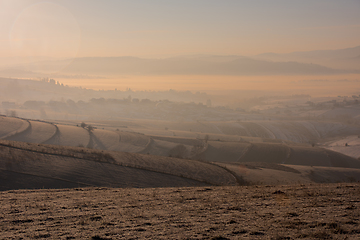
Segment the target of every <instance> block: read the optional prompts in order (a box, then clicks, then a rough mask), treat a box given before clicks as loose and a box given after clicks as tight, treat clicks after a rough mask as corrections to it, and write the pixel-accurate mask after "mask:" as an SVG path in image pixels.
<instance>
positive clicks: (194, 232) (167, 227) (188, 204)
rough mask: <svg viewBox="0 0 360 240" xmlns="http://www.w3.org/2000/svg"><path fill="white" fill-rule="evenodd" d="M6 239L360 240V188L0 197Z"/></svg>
mask: <svg viewBox="0 0 360 240" xmlns="http://www.w3.org/2000/svg"><path fill="white" fill-rule="evenodd" d="M0 199H1V200H0V201H1V213H0V219H1V221H0V231H1V232H2V234H1V239H21V238H25V239H42V238H52V239H94V240H95V239H359V238H360V227H359V226H360V211H359V208H360V201H359V199H360V185H359V184H358V183H346V184H311V185H309V184H306V185H291V186H250V187H228V186H227V187H195V188H193V187H192V188H188V187H186V188H146V189H134V188H131V189H129V188H125V189H116V188H75V189H67V190H48V189H41V190H16V191H6V192H1V193H0Z"/></svg>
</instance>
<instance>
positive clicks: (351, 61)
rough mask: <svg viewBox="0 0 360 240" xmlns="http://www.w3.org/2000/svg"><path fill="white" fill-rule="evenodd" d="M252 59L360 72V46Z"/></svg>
mask: <svg viewBox="0 0 360 240" xmlns="http://www.w3.org/2000/svg"><path fill="white" fill-rule="evenodd" d="M254 58H255V59H259V60H266V61H276V62H278V61H297V62H303V63H315V64H321V65H324V66H327V67H332V68H337V69H357V70H360V46H357V47H352V48H345V49H337V50H317V51H307V52H292V53H285V54H277V53H263V54H259V55H256V56H254Z"/></svg>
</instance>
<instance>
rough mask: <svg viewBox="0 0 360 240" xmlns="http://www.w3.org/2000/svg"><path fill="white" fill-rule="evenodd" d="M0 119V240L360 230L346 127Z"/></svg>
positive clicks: (346, 234) (359, 192) (357, 233)
mask: <svg viewBox="0 0 360 240" xmlns="http://www.w3.org/2000/svg"><path fill="white" fill-rule="evenodd" d="M0 123H1V124H0V133H1V135H0V138H1V140H0V175H1V177H0V191H1V192H0V195H1V196H0V201H1V214H0V231H1V232H2V235H1V237H0V239H9V238H10V239H21V238H25V239H27V238H30V239H39V238H54V239H59V238H60V239H84V238H85V239H94V240H95V239H130V238H139V239H144V238H150V239H190V238H191V239H358V238H359V237H360V228H359V227H358V226H359V223H360V222H359V219H360V215H359V211H358V209H359V207H360V205H359V200H358V199H359V197H360V185H359V182H360V160H359V159H358V158H357V156H358V155H357V154H358V152H357V150H358V145H359V140H358V139H360V138H358V135H357V134H358V133H360V131H359V130H360V129H359V127H357V126H356V125H352V124H345V123H337V122H322V121H282V122H281V121H270V120H269V121H267V120H255V121H225V122H219V121H195V122H194V121H190V122H184V123H176V122H168V121H162V120H161V121H157V120H146V119H138V120H129V119H124V120H121V121H89V122H87V124H81V123H80V122H76V121H70V120H69V121H36V120H31V119H20V118H13V117H5V116H2V117H1V119H0ZM89 126H90V127H89ZM350 133H351V134H350ZM355 134H356V135H355ZM333 150H335V151H336V152H335V151H333ZM342 153H344V154H342Z"/></svg>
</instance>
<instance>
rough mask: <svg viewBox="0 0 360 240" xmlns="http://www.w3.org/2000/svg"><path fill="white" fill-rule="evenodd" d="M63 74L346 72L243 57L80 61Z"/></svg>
mask: <svg viewBox="0 0 360 240" xmlns="http://www.w3.org/2000/svg"><path fill="white" fill-rule="evenodd" d="M63 72H65V73H71V74H80V73H88V74H97V75H106V74H110V75H117V74H124V75H302V74H310V75H316V74H340V73H344V72H345V71H342V70H335V69H331V68H328V67H324V66H320V65H316V64H308V63H299V62H271V61H264V60H256V59H251V58H246V57H241V56H239V57H227V56H208V57H204V56H201V57H175V58H167V59H141V58H135V57H114V58H77V59H75V60H74V61H73V62H72V63H71V64H69V65H68V66H67V67H65V68H64V69H63Z"/></svg>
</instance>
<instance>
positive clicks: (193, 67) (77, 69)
mask: <svg viewBox="0 0 360 240" xmlns="http://www.w3.org/2000/svg"><path fill="white" fill-rule="evenodd" d="M17 69H18V70H19V74H20V73H21V74H24V73H26V72H27V71H31V72H33V73H34V74H40V73H54V72H56V73H57V74H62V75H74V74H75V75H98V76H99V75H100V76H118V75H330V74H347V73H357V74H359V73H360V46H358V47H354V48H346V49H339V50H319V51H308V52H293V53H287V54H277V53H264V54H260V55H256V56H253V57H245V56H238V55H228V56H217V55H192V56H180V57H173V58H164V59H146V58H138V57H130V56H128V57H84V58H75V59H68V60H58V61H55V60H52V61H51V60H47V61H37V62H34V63H26V64H18V65H16V66H12V67H11V70H9V69H3V70H2V71H0V76H1V75H4V74H6V76H8V75H9V74H10V73H14V74H15V73H16V70H17Z"/></svg>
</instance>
